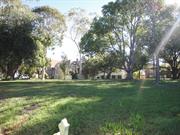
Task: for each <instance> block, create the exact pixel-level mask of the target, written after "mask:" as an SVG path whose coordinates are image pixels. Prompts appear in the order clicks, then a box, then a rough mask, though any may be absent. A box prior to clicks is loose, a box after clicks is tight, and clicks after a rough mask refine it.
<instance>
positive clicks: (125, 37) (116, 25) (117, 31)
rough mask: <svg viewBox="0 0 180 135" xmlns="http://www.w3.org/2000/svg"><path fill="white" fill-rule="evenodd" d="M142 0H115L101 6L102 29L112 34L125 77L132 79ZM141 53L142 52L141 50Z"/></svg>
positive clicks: (141, 17)
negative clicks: (125, 73)
mask: <svg viewBox="0 0 180 135" xmlns="http://www.w3.org/2000/svg"><path fill="white" fill-rule="evenodd" d="M144 6H145V4H144V1H143V0H131V1H130V0H122V1H120V0H117V1H116V2H110V3H108V4H107V5H105V6H103V10H102V12H103V18H104V23H103V26H104V29H105V30H106V31H108V32H111V33H112V34H113V37H114V38H115V41H116V43H115V47H114V48H116V52H118V54H119V56H120V57H121V63H122V66H121V67H120V68H122V69H123V70H125V71H126V72H127V79H129V80H131V79H133V72H134V69H135V65H136V59H135V54H136V53H137V52H138V49H139V48H140V44H138V42H140V39H141V37H142V36H143V31H142V30H141V29H142V28H143V27H142V25H143V24H142V22H143V19H144V18H143V17H144V8H145V7H144ZM141 54H143V52H141Z"/></svg>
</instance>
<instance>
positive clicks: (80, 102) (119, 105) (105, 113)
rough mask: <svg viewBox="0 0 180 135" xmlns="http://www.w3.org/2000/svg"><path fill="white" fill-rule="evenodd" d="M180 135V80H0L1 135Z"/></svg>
mask: <svg viewBox="0 0 180 135" xmlns="http://www.w3.org/2000/svg"><path fill="white" fill-rule="evenodd" d="M64 117H66V118H67V119H68V121H69V123H70V133H69V134H70V135H111V134H118V133H120V135H132V134H133V135H180V82H178V81H166V82H161V84H160V85H154V83H153V82H152V81H145V82H141V81H133V82H125V81H121V82H112V81H65V82H63V81H44V82H43V81H39V82H36V81H14V82H0V135H9V134H13V135H52V134H53V133H55V132H57V131H58V127H57V125H58V123H59V122H60V120H61V119H62V118H64Z"/></svg>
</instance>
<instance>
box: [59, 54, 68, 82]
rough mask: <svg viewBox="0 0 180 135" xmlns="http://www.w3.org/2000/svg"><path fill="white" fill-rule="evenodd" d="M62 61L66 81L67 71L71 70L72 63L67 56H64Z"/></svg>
mask: <svg viewBox="0 0 180 135" xmlns="http://www.w3.org/2000/svg"><path fill="white" fill-rule="evenodd" d="M61 58H62V61H61V63H60V65H59V67H60V69H61V70H62V72H63V76H64V80H65V79H66V74H67V72H68V71H67V70H68V68H69V65H70V61H69V60H68V59H67V56H62V57H61Z"/></svg>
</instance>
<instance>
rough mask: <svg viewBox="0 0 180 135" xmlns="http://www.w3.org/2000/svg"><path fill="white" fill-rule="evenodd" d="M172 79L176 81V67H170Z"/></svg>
mask: <svg viewBox="0 0 180 135" xmlns="http://www.w3.org/2000/svg"><path fill="white" fill-rule="evenodd" d="M171 69H172V72H171V73H172V79H173V80H175V79H178V74H179V73H178V69H177V68H176V67H172V68H171Z"/></svg>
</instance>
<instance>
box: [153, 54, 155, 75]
mask: <svg viewBox="0 0 180 135" xmlns="http://www.w3.org/2000/svg"><path fill="white" fill-rule="evenodd" d="M155 77H156V62H155V55H153V78H155Z"/></svg>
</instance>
